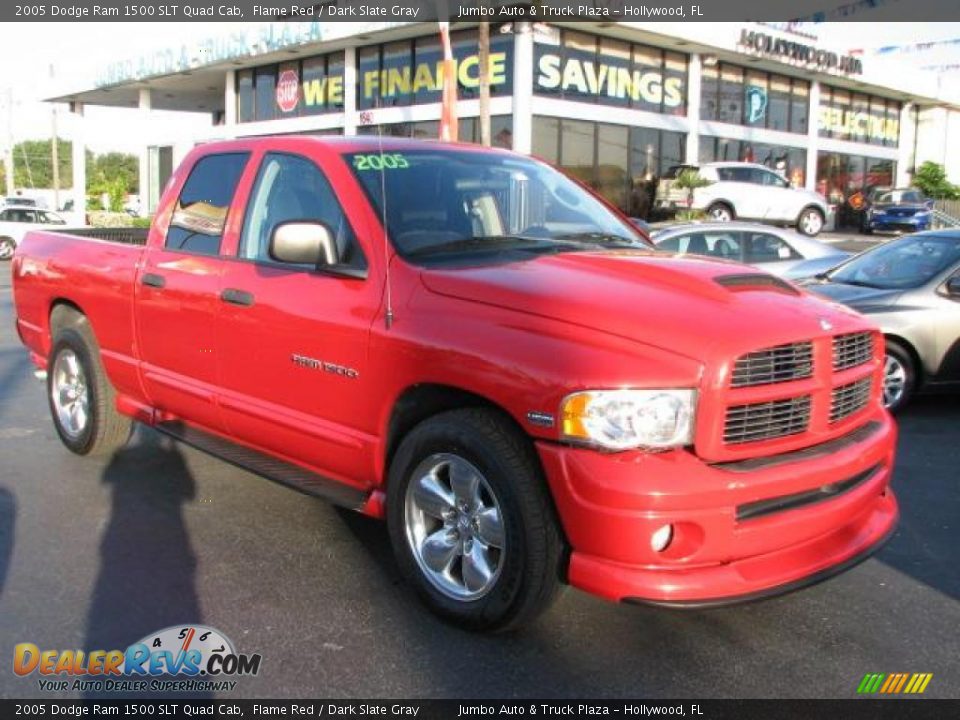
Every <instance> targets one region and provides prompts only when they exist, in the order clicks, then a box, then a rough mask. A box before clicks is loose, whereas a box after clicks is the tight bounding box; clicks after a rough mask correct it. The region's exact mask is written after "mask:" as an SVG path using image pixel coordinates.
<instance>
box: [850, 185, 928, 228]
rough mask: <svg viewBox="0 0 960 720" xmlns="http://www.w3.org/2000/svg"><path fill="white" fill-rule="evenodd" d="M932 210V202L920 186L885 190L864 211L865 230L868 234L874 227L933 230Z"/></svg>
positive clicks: (863, 226)
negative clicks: (920, 189) (931, 228)
mask: <svg viewBox="0 0 960 720" xmlns="http://www.w3.org/2000/svg"><path fill="white" fill-rule="evenodd" d="M932 209H933V207H932V203H931V202H930V201H929V200H927V198H925V197H924V196H923V193H922V192H920V191H919V190H917V189H916V188H899V189H895V190H884V191H882V192H880V193H879V194H877V195H876V197H874V198H871V200H870V204H869V207H868V208H867V209H866V210H865V211H864V214H863V221H862V229H863V232H864V233H866V234H867V235H869V234H870V233H872V232H873V231H874V230H880V231H883V230H892V231H896V232H919V231H921V230H929V229H930V220H931V217H932V216H933V213H932Z"/></svg>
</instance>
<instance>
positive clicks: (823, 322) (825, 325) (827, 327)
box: [820, 317, 833, 332]
mask: <svg viewBox="0 0 960 720" xmlns="http://www.w3.org/2000/svg"><path fill="white" fill-rule="evenodd" d="M820 327H821V328H822V329H823V331H824V332H830V331H831V330H833V323H832V322H830V321H829V320H827V318H825V317H822V318H820Z"/></svg>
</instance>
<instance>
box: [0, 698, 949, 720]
mask: <svg viewBox="0 0 960 720" xmlns="http://www.w3.org/2000/svg"><path fill="white" fill-rule="evenodd" d="M958 716H960V700H925V699H922V698H919V697H918V698H915V699H911V700H903V699H892V698H891V699H884V700H877V699H850V700H616V701H611V700H571V701H560V700H522V701H520V700H229V699H226V700H203V701H191V700H187V699H182V698H180V697H177V696H174V695H171V696H170V698H169V699H166V700H137V699H129V700H115V699H108V700H23V701H20V700H0V717H3V718H78V717H82V718H87V717H90V718H93V717H98V718H99V717H125V718H240V717H243V718H247V719H248V720H250V719H263V718H290V717H296V718H411V719H416V720H474V719H476V718H522V719H523V720H529V719H530V718H598V717H608V718H609V717H614V718H628V719H629V720H637V719H640V718H644V719H646V718H681V717H682V718H688V720H772V719H774V718H776V720H809V719H810V718H838V719H839V718H842V719H843V720H876V719H877V718H884V719H890V720H894V719H897V720H899V718H908V719H909V720H928V719H929V720H942V718H948V717H958Z"/></svg>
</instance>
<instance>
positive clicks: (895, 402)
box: [883, 340, 917, 412]
mask: <svg viewBox="0 0 960 720" xmlns="http://www.w3.org/2000/svg"><path fill="white" fill-rule="evenodd" d="M916 377H917V373H916V367H915V365H914V362H913V356H912V355H911V354H910V352H909V351H908V350H907V349H906V348H904V347H903V346H902V345H900V343H898V342H896V341H894V340H887V347H886V354H885V356H884V361H883V404H884V406H886V408H887V409H888V410H890V411H891V412H896V411H897V410H899V409H900V408H902V407H903V406H904V405H906V404H907V402H908V401H909V400H910V398H911V396H912V395H913V391H914V388H915V386H916Z"/></svg>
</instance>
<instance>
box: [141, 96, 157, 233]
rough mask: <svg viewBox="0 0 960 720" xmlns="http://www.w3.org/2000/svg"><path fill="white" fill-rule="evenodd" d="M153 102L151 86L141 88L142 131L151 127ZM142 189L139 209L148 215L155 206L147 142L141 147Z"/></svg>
mask: <svg viewBox="0 0 960 720" xmlns="http://www.w3.org/2000/svg"><path fill="white" fill-rule="evenodd" d="M152 103H153V98H152V97H151V95H150V88H146V87H145V88H140V105H139V113H140V123H141V132H142V131H143V128H148V127H149V116H150V108H151V105H152ZM139 177H140V181H139V182H140V190H139V192H138V195H139V197H140V207H139V211H140V214H141V215H148V214H150V213H151V212H153V208H152V207H150V149H149V147H147V145H146V143H144V145H143V146H142V147H141V148H140V175H139Z"/></svg>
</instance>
